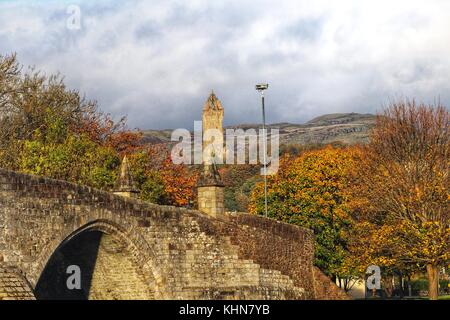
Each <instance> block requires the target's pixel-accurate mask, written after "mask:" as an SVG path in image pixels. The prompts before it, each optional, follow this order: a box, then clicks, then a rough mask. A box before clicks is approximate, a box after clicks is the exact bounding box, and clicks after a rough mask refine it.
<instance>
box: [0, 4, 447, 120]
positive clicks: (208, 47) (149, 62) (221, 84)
mask: <svg viewBox="0 0 450 320" xmlns="http://www.w3.org/2000/svg"><path fill="white" fill-rule="evenodd" d="M70 3H72V2H70ZM74 3H78V4H79V5H80V7H81V12H82V29H81V30H80V31H72V30H68V29H66V19H67V17H68V16H67V14H66V6H67V5H68V4H69V2H67V3H64V2H60V1H42V2H37V1H33V2H30V1H19V2H12V1H6V2H0V52H1V53H9V52H13V51H16V52H17V53H18V55H19V59H20V60H21V61H22V62H23V63H25V64H32V65H36V67H37V68H39V69H43V70H45V71H47V72H55V71H60V72H61V73H62V74H64V75H65V76H66V79H67V82H68V83H69V85H70V86H72V87H74V88H78V89H80V90H81V91H83V92H86V94H87V96H88V97H90V98H94V99H98V100H99V102H100V105H101V107H102V109H104V110H106V111H108V112H111V113H112V114H115V115H122V114H128V116H129V120H130V123H131V125H132V126H140V127H145V128H163V127H172V128H173V127H189V126H192V122H193V120H194V119H199V117H200V112H201V107H202V105H203V102H204V100H205V99H206V96H207V95H208V93H209V90H211V89H215V91H216V92H217V93H218V95H219V97H220V98H221V99H222V102H223V104H224V106H225V112H226V121H227V123H237V122H257V121H259V119H260V115H259V104H258V102H259V100H258V96H257V94H256V92H255V91H254V89H253V88H254V84H255V83H257V82H259V81H262V80H266V81H268V82H270V85H271V86H270V89H269V92H268V109H269V112H268V113H269V116H268V118H269V120H270V122H280V121H290V122H303V121H305V120H308V119H310V118H311V117H313V116H316V115H320V114H324V113H331V112H351V111H354V112H374V111H375V110H377V109H379V108H380V106H381V104H382V103H383V102H385V101H386V100H387V99H389V98H392V97H394V96H398V95H405V96H411V97H416V98H418V99H421V100H425V101H427V102H428V101H433V100H434V99H435V98H436V97H438V96H440V98H441V100H442V101H443V102H444V103H447V105H448V104H449V103H450V94H449V87H450V81H449V80H450V42H449V41H447V39H450V21H449V19H447V14H446V13H447V12H449V10H450V3H449V2H448V1H445V0H442V1H439V0H429V1H426V2H425V1H419V0H417V1H414V0H413V1H406V0H396V1H385V0H381V1H380V0H379V1H361V0H340V1H325V0H323V1H281V2H280V1H258V2H247V1H242V0H240V1H227V2H226V3H224V2H216V1H214V2H212V1H202V0H197V1H190V2H186V1H131V0H129V1H101V2H97V1H96V2H92V1H91V2H89V1H74Z"/></svg>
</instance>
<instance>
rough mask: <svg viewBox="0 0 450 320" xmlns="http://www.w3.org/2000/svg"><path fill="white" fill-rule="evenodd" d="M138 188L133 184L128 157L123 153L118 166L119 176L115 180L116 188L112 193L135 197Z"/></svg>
mask: <svg viewBox="0 0 450 320" xmlns="http://www.w3.org/2000/svg"><path fill="white" fill-rule="evenodd" d="M137 193H138V190H137V188H136V186H135V184H134V180H133V176H132V175H131V170H130V164H129V162H128V157H127V156H126V155H125V156H124V157H123V160H122V164H121V166H120V176H119V179H118V180H117V184H116V190H115V191H114V194H117V195H121V196H124V197H129V198H134V197H136V195H137Z"/></svg>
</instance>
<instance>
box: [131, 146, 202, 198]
mask: <svg viewBox="0 0 450 320" xmlns="http://www.w3.org/2000/svg"><path fill="white" fill-rule="evenodd" d="M130 163H131V168H132V172H133V176H134V178H135V180H136V182H137V185H138V188H139V190H140V191H141V198H142V199H143V200H147V201H151V202H154V203H158V204H166V205H175V206H182V207H186V206H188V207H190V206H193V205H194V202H195V199H196V198H195V196H196V194H195V187H196V184H197V180H198V170H195V168H190V167H188V166H186V165H176V164H174V163H173V162H172V159H171V157H170V152H169V149H168V148H167V146H164V145H151V146H149V147H148V148H146V149H145V150H142V151H139V152H135V153H134V154H132V155H131V156H130Z"/></svg>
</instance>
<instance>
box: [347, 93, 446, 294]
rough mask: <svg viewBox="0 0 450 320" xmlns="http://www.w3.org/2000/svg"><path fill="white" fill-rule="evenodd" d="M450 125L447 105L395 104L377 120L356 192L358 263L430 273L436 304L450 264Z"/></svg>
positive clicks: (353, 245)
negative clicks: (440, 281) (441, 278)
mask: <svg viewBox="0 0 450 320" xmlns="http://www.w3.org/2000/svg"><path fill="white" fill-rule="evenodd" d="M449 124H450V116H449V112H448V111H447V110H446V109H445V108H444V107H443V106H440V105H439V106H437V107H433V106H425V105H423V104H421V105H417V104H416V103H415V101H400V102H398V103H393V104H392V105H391V106H390V107H389V108H387V109H386V110H385V112H384V114H383V115H381V116H379V117H378V119H377V123H376V127H375V129H374V130H373V132H372V134H371V137H370V143H369V144H368V145H367V146H366V147H364V157H363V161H361V162H360V163H359V165H358V170H357V171H356V172H358V173H359V174H358V175H357V176H356V180H355V182H354V187H353V188H352V190H353V191H352V193H353V196H354V198H357V199H358V201H355V202H353V204H352V205H353V208H352V212H353V218H354V221H355V226H356V227H355V229H354V230H356V233H355V234H354V235H353V236H352V237H351V239H352V243H351V244H350V248H351V250H352V252H353V255H352V259H351V260H352V263H355V262H356V261H359V262H360V264H361V265H368V264H378V265H380V266H383V267H386V268H394V269H400V270H404V269H415V268H419V269H421V268H423V269H426V270H427V273H428V278H429V295H430V299H437V296H438V273H439V267H440V266H444V265H446V264H448V263H449V259H450V247H449V244H450V228H449V226H450V220H449V214H450V213H449V200H450V194H449V186H450V180H449V164H450V139H449V138H450V132H449V128H450V127H449Z"/></svg>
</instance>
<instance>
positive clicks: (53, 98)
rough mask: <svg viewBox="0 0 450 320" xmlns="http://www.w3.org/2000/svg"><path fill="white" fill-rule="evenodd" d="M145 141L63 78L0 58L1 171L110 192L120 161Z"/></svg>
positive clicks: (12, 57) (8, 58) (3, 57)
mask: <svg viewBox="0 0 450 320" xmlns="http://www.w3.org/2000/svg"><path fill="white" fill-rule="evenodd" d="M140 140H141V136H140V133H139V132H135V131H131V130H128V129H127V127H126V121H125V119H124V118H122V119H120V120H119V121H114V120H113V119H112V117H111V116H110V115H108V114H105V113H102V112H101V111H100V110H99V109H98V106H97V103H96V102H95V101H90V100H87V99H85V98H84V97H83V96H81V95H80V93H79V92H78V91H76V90H69V89H67V88H66V86H65V84H64V81H63V78H62V77H61V76H60V75H48V76H47V75H45V74H43V73H41V72H39V71H36V70H34V69H32V68H30V69H29V70H27V71H26V72H25V71H24V70H23V67H22V66H21V65H20V64H19V63H18V61H17V59H16V56H15V55H10V56H0V166H1V167H3V168H7V169H11V170H18V171H23V172H27V173H33V174H39V175H44V176H49V177H52V178H57V179H64V180H68V181H72V182H77V183H81V184H86V185H89V186H93V187H96V188H101V189H110V188H111V187H112V186H113V185H114V180H115V179H116V177H117V171H118V168H119V165H120V157H121V156H122V155H124V154H126V153H131V152H135V151H137V150H139V149H140V148H141V147H142V146H141V144H140Z"/></svg>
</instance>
